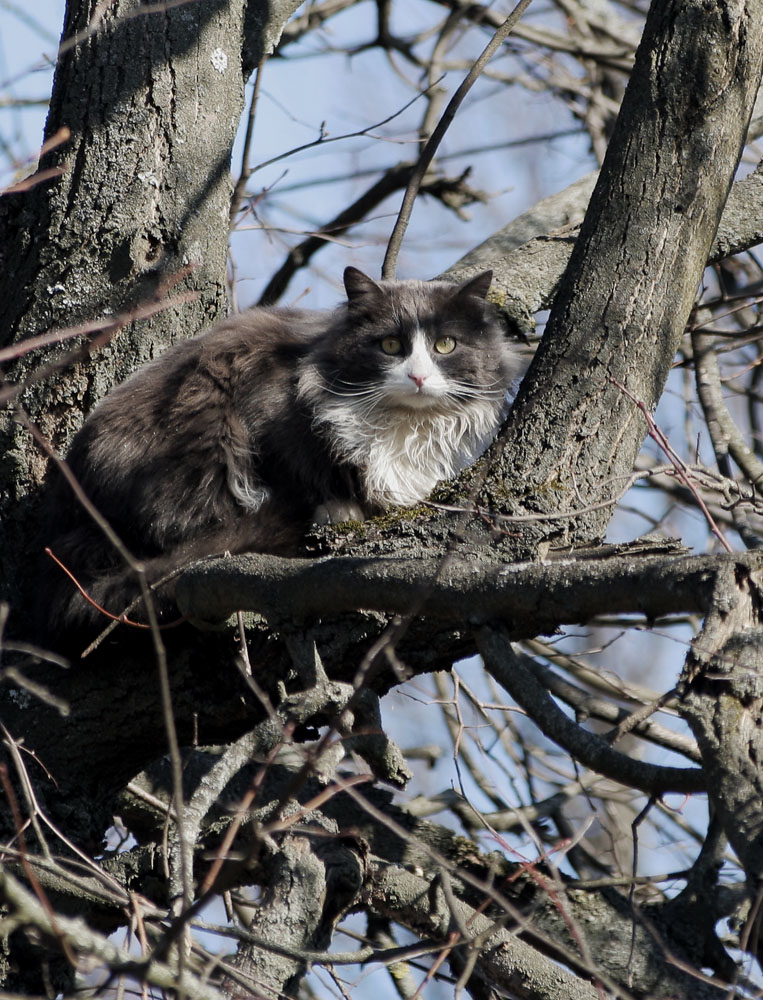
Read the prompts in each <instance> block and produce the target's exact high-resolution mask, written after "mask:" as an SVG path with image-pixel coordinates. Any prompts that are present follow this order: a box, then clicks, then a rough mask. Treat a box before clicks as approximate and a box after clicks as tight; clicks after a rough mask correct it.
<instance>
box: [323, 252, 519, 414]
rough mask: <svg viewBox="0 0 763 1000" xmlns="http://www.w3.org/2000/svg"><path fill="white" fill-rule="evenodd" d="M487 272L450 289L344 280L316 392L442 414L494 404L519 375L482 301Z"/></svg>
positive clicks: (492, 312) (497, 322) (355, 276)
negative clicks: (460, 406) (341, 314)
mask: <svg viewBox="0 0 763 1000" xmlns="http://www.w3.org/2000/svg"><path fill="white" fill-rule="evenodd" d="M491 278H492V272H491V271H484V272H483V273H481V274H478V275H477V276H476V277H473V278H470V279H468V280H467V281H465V282H463V283H461V284H459V285H456V284H451V283H450V282H445V281H430V282H425V281H374V280H373V278H369V277H368V276H367V275H365V274H363V273H362V271H359V270H357V268H354V267H348V268H347V269H346V270H345V272H344V284H345V289H346V291H347V306H346V314H345V321H344V322H342V323H340V324H338V325H337V326H336V327H335V328H333V329H332V331H331V333H330V334H329V335H327V336H326V337H325V338H323V341H322V342H321V344H320V345H319V348H318V350H317V352H316V358H315V360H316V363H317V368H318V370H319V372H320V376H321V380H322V383H323V387H324V389H325V390H326V391H327V392H329V393H330V394H332V395H336V396H344V397H346V398H347V399H348V401H349V400H350V399H353V400H355V401H356V402H357V403H358V406H359V407H360V406H361V404H364V403H365V404H368V405H369V406H373V407H390V408H408V409H412V410H424V411H425V410H427V409H437V410H442V409H444V408H448V407H450V406H452V405H454V404H456V403H457V402H462V403H464V402H467V401H468V400H473V399H479V400H482V401H485V400H487V399H495V400H496V401H497V402H499V403H503V400H504V397H505V393H506V390H507V389H508V388H509V386H510V385H511V383H512V382H513V381H514V380H515V379H516V378H517V376H518V375H519V374H520V372H521V370H522V367H523V365H522V363H521V362H520V360H519V354H518V352H517V351H516V350H515V348H514V347H513V346H512V344H511V342H510V341H509V340H508V338H507V335H506V331H505V327H504V325H503V322H502V321H501V318H500V315H499V313H498V310H497V309H496V308H495V307H494V306H493V305H492V304H491V303H489V302H488V301H487V300H486V295H487V292H488V289H489V288H490V281H491Z"/></svg>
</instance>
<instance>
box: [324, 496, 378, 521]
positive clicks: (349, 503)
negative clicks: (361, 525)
mask: <svg viewBox="0 0 763 1000" xmlns="http://www.w3.org/2000/svg"><path fill="white" fill-rule="evenodd" d="M365 519H366V516H365V514H364V513H363V509H362V507H360V505H359V504H356V503H355V501H354V500H327V501H326V502H325V503H321V504H318V506H317V507H316V508H315V510H314V511H313V524H339V523H340V521H365Z"/></svg>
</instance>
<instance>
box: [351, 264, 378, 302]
mask: <svg viewBox="0 0 763 1000" xmlns="http://www.w3.org/2000/svg"><path fill="white" fill-rule="evenodd" d="M344 290H345V291H346V292H347V301H348V302H350V303H352V302H355V301H357V300H358V299H363V298H366V301H368V296H372V295H373V296H374V297H379V296H382V295H383V294H384V291H383V289H382V287H381V285H379V284H378V283H377V282H376V281H374V279H373V278H369V277H368V275H367V274H363V272H362V271H359V270H358V269H357V267H346V268H345V269H344Z"/></svg>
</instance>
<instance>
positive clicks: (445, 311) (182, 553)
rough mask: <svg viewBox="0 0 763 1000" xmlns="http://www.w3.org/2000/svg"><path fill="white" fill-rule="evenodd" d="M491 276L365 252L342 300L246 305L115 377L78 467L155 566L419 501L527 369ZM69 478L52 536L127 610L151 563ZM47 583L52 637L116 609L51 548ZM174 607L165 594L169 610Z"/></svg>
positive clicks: (456, 465) (481, 434)
mask: <svg viewBox="0 0 763 1000" xmlns="http://www.w3.org/2000/svg"><path fill="white" fill-rule="evenodd" d="M491 279H492V272H491V271H485V272H484V273H482V274H479V275H477V276H476V277H474V278H471V279H469V280H467V281H465V282H463V283H462V284H460V285H455V284H452V283H449V282H445V281H432V282H423V281H413V280H409V281H375V280H373V279H372V278H370V277H368V276H367V275H365V274H363V273H362V272H361V271H359V270H357V269H356V268H354V267H348V268H347V269H346V270H345V272H344V285H345V290H346V294H347V301H346V302H345V303H344V304H343V305H341V306H340V307H339V308H338V309H337V310H335V311H333V312H331V311H327V312H311V311H307V310H298V309H293V308H254V309H251V310H249V311H247V312H243V313H240V314H238V315H234V316H231V317H230V318H228V319H225V320H223V321H222V322H221V323H219V324H218V325H217V326H215V327H213V328H212V329H210V330H208V331H207V332H205V333H202V334H200V335H199V336H197V337H194V338H193V339H190V340H187V341H184V342H182V343H180V344H177V345H175V346H174V347H173V348H171V349H169V350H168V351H167V352H166V353H164V354H162V355H161V356H160V357H159V358H157V359H155V360H153V361H151V362H149V363H148V364H147V365H145V366H144V367H143V368H141V369H139V370H138V371H137V372H136V373H135V374H134V375H133V376H132V377H131V378H129V379H128V380H127V381H126V382H124V383H122V384H121V385H119V386H117V387H116V388H114V389H113V390H112V391H111V392H110V393H109V394H108V395H107V396H106V398H105V399H104V400H103V401H102V402H101V403H100V404H99V405H98V406H97V407H96V409H95V410H94V411H93V413H92V414H91V415H90V416H89V418H88V419H87V420H86V421H85V423H84V424H83V426H82V428H81V429H80V431H79V432H78V433H77V434H76V436H75V438H74V440H73V442H72V445H71V448H70V450H69V454H68V457H67V463H68V466H69V468H70V469H71V471H72V473H73V474H74V476H75V477H76V479H77V481H78V482H79V484H80V486H81V487H82V489H83V490H84V492H85V494H86V495H87V497H88V498H89V499H90V501H91V502H92V503H93V504H94V506H95V507H96V508H97V510H98V511H99V512H100V513H101V515H102V516H103V517H104V518H105V519H106V520H107V521H108V522H109V524H110V525H111V527H112V528H113V529H114V531H115V532H116V533H117V535H118V536H119V537H120V538H121V540H122V541H123V542H124V544H125V545H126V546H127V548H128V549H129V550H130V552H131V553H132V554H133V555H135V556H136V557H138V558H140V559H141V560H142V561H143V562H144V565H145V567H146V573H147V577H148V579H149V580H150V581H155V580H157V579H159V578H160V577H162V576H164V575H166V574H167V573H168V572H169V571H170V570H172V569H173V568H175V567H177V566H180V565H183V564H185V563H187V562H189V561H192V560H194V559H197V558H201V557H203V556H206V555H212V554H219V553H222V552H225V551H228V552H241V551H259V552H270V553H280V554H295V553H296V551H297V548H298V545H299V541H300V538H301V537H302V536H303V534H304V532H305V531H306V529H307V528H308V527H309V525H310V523H311V522H313V523H333V522H336V521H341V520H350V519H354V520H362V519H363V518H365V517H367V516H371V515H374V514H378V513H380V512H382V511H384V510H386V509H387V508H389V507H390V506H395V505H398V506H404V507H405V506H412V505H415V504H416V503H418V502H419V501H421V500H423V499H425V498H426V497H427V496H428V495H429V493H430V492H431V490H432V489H433V488H434V487H435V485H436V484H437V483H438V482H439V481H441V480H443V479H447V478H449V477H451V476H453V475H454V474H455V473H457V472H458V471H459V470H460V469H462V468H463V467H465V466H466V465H467V464H469V463H470V462H472V461H474V460H475V459H476V458H477V457H478V456H479V455H480V454H481V453H482V452H483V451H484V450H485V448H486V447H487V445H488V444H489V443H490V441H491V439H492V438H493V436H494V435H495V432H496V430H497V428H498V426H499V425H500V423H501V421H502V418H503V417H504V416H505V413H506V409H507V399H508V396H507V393H508V391H509V389H510V387H511V386H512V384H513V383H514V382H515V380H516V379H517V377H518V376H519V375H520V373H521V370H522V368H523V362H522V361H521V356H520V352H519V350H518V348H517V345H516V344H513V343H512V342H511V341H510V340H509V337H508V335H507V332H506V330H505V327H504V325H503V321H502V319H501V317H500V313H499V311H498V309H497V308H496V307H495V306H493V305H492V304H491V303H489V302H488V301H487V300H486V295H487V292H488V289H489V287H490V282H491ZM56 480H57V481H55V482H53V483H51V488H50V491H49V499H48V510H49V511H50V512H51V514H50V517H51V519H52V520H51V523H53V524H54V525H55V530H54V531H52V532H50V537H49V538H48V539H47V545H48V546H49V548H50V550H51V551H52V553H53V554H54V555H55V556H56V558H57V559H58V560H60V561H61V563H63V564H64V565H65V566H66V567H67V568H68V569H69V570H70V571H71V573H72V574H73V576H74V577H75V578H76V580H77V581H78V582H79V584H80V585H81V587H82V588H84V590H85V591H86V592H87V593H88V594H89V595H90V596H91V597H92V598H93V600H94V601H96V602H97V603H98V604H99V605H100V606H101V607H104V608H106V609H107V610H108V611H109V612H111V613H113V614H116V615H119V614H121V613H122V612H123V611H124V609H125V607H126V606H127V605H128V604H129V603H130V602H131V601H132V600H133V599H134V598H135V597H136V596H137V594H138V593H139V591H138V585H137V582H136V579H135V575H134V573H133V572H132V571H130V570H128V569H127V568H125V566H124V564H123V562H122V560H121V559H120V557H119V555H118V554H117V552H116V550H115V549H114V547H113V546H112V544H111V543H110V542H109V541H108V540H107V538H106V536H105V534H104V533H103V532H102V530H101V529H100V528H99V527H98V526H97V525H96V524H95V523H94V521H93V519H92V518H91V517H90V516H89V515H88V514H87V513H86V511H85V509H84V508H83V506H82V505H81V504H80V503H79V502H78V501H77V500H76V499H75V497H74V495H73V493H72V490H71V487H70V485H69V484H68V483H66V482H65V481H64V480H63V478H62V477H61V476H60V474H59V473H56ZM40 593H41V598H42V601H41V604H42V606H41V613H42V615H43V617H44V618H45V621H46V624H47V626H48V633H49V634H50V635H59V636H60V635H62V634H65V633H79V632H82V630H83V629H84V630H90V631H91V632H92V633H93V634H96V631H100V630H101V629H102V628H104V627H105V625H106V624H107V623H108V620H107V619H106V618H105V617H104V616H103V615H102V614H101V613H100V612H99V611H98V610H97V609H96V608H94V607H93V606H92V605H91V604H89V603H88V602H87V601H86V599H85V598H84V597H83V596H82V594H81V593H80V592H79V590H78V589H77V588H76V587H75V585H74V584H73V583H72V581H71V579H70V578H69V577H68V576H66V575H65V574H64V572H63V571H62V569H60V568H59V567H58V566H56V565H53V563H52V562H49V565H48V566H47V569H46V571H45V573H44V580H43V581H42V586H41V589H40ZM167 605H168V606H169V608H168V607H167ZM171 605H172V602H171V593H170V598H169V599H167V600H164V599H161V598H159V599H158V609H159V611H160V613H161V614H162V615H163V616H164V617H166V615H167V614H169V613H170V612H171ZM139 616H140V612H133V613H131V615H130V617H131V618H132V619H134V618H136V617H139Z"/></svg>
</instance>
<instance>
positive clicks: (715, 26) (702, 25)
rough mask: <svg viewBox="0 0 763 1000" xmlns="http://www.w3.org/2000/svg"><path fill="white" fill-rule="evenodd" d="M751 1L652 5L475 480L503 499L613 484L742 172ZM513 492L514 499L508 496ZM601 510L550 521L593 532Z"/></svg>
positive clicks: (751, 92) (656, 393) (758, 58)
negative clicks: (559, 271)
mask: <svg viewBox="0 0 763 1000" xmlns="http://www.w3.org/2000/svg"><path fill="white" fill-rule="evenodd" d="M761 24H763V7H761V5H760V4H759V3H757V2H752V3H750V4H745V3H735V4H732V5H725V4H714V3H709V4H703V5H698V4H695V3H689V2H682V0H675V2H671V3H665V4H654V5H653V6H652V8H651V10H650V13H649V16H648V18H647V22H646V26H645V29H644V35H643V38H642V41H641V45H640V46H639V49H638V52H637V54H636V62H635V66H634V71H633V75H632V77H631V81H630V84H629V86H628V90H627V92H626V95H625V97H624V99H623V103H622V107H621V111H620V116H619V118H618V121H617V125H616V127H615V131H614V134H613V136H612V140H611V142H610V146H609V149H608V151H607V156H606V159H605V161H604V164H603V166H602V169H601V173H600V175H599V179H598V181H597V184H596V188H595V190H594V193H593V196H592V198H591V203H590V206H589V209H588V212H587V214H586V218H585V220H584V222H583V225H582V227H581V230H580V234H579V236H578V238H577V240H576V241H575V245H574V249H573V252H572V256H571V258H570V262H569V265H568V268H567V271H566V272H565V277H564V280H563V282H562V286H561V288H560V291H559V294H558V295H557V298H556V301H555V304H554V308H553V310H552V315H551V318H550V320H549V324H548V327H547V329H546V335H545V337H544V338H543V341H542V343H541V346H540V349H539V350H538V353H537V355H536V357H535V360H534V362H533V366H532V368H531V370H530V373H529V376H528V377H527V378H526V379H525V381H524V383H523V386H522V389H521V390H520V394H519V397H518V399H517V401H516V403H515V405H514V407H513V410H512V413H511V415H510V418H509V422H508V425H507V427H506V428H505V430H504V433H503V435H502V437H501V439H500V440H499V442H498V443H497V445H496V446H495V447H494V455H495V460H494V462H493V464H492V467H491V468H490V471H489V472H488V474H487V475H486V477H485V480H484V483H483V484H482V485H481V488H480V492H481V494H482V496H483V497H485V498H487V497H490V498H491V500H492V501H493V502H494V503H495V502H496V501H498V504H499V509H505V508H508V509H512V508H514V507H515V506H516V505H517V501H518V502H519V504H521V506H522V507H523V508H525V509H528V508H529V509H531V510H535V511H547V512H555V513H558V512H560V511H568V510H574V509H577V508H579V507H580V506H581V505H586V504H590V503H594V502H596V501H602V500H605V499H607V497H611V496H613V495H616V493H617V491H618V489H619V485H618V484H619V481H620V477H622V476H627V475H628V474H629V473H630V471H631V469H632V467H633V463H634V461H635V458H636V455H637V453H638V451H639V449H640V447H641V443H642V440H643V438H644V435H645V430H646V428H645V423H644V419H643V416H642V415H641V413H640V412H639V410H638V409H637V408H636V406H635V405H634V403H633V402H632V400H631V399H629V398H628V397H627V396H626V395H625V394H624V392H623V391H622V389H621V388H620V386H624V387H625V388H626V389H627V390H629V391H630V392H631V393H632V394H633V396H635V397H636V399H638V400H639V401H641V402H642V403H643V404H644V405H645V406H646V408H647V410H649V411H652V410H653V409H654V407H655V406H656V404H657V401H658V400H659V398H660V396H661V394H662V390H663V388H664V385H665V380H666V378H667V374H668V371H669V369H670V365H671V364H672V362H673V359H674V357H675V353H676V350H677V347H678V344H679V341H680V339H681V337H682V336H683V332H684V328H685V324H686V321H687V319H688V316H689V312H690V310H691V307H692V304H693V302H694V296H695V292H696V289H697V287H698V284H699V281H700V278H701V276H702V272H703V269H704V267H705V264H706V262H707V259H708V255H709V252H710V248H711V246H712V241H713V238H714V236H715V233H716V229H717V227H718V222H719V220H720V218H721V213H722V210H723V206H724V204H725V202H726V199H727V196H728V193H729V189H730V187H731V182H732V179H733V176H734V171H735V170H736V166H737V162H738V159H739V155H740V153H741V148H742V141H743V138H744V136H745V134H746V131H747V126H748V123H749V120H750V116H751V113H752V108H753V104H754V100H755V96H756V94H757V91H758V87H759V83H760V74H761V64H762V63H763V30H761ZM503 496H505V497H506V502H505V504H502V503H501V498H502V497H503ZM608 520H609V513H608V512H607V511H606V510H597V511H590V512H589V513H586V514H584V515H582V516H581V517H579V518H577V519H575V521H574V522H571V523H569V522H568V523H567V524H565V525H564V526H563V527H562V528H561V529H559V527H558V525H557V524H556V523H553V524H552V526H551V529H550V531H549V530H548V529H546V531H545V532H543V531H539V532H536V534H537V535H542V534H544V533H545V534H546V536H548V535H549V534H556V535H557V536H559V537H561V538H564V539H566V540H569V541H572V540H577V541H589V540H591V539H593V538H596V537H598V536H600V535H601V534H602V532H603V530H604V527H605V526H606V524H607V522H608Z"/></svg>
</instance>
